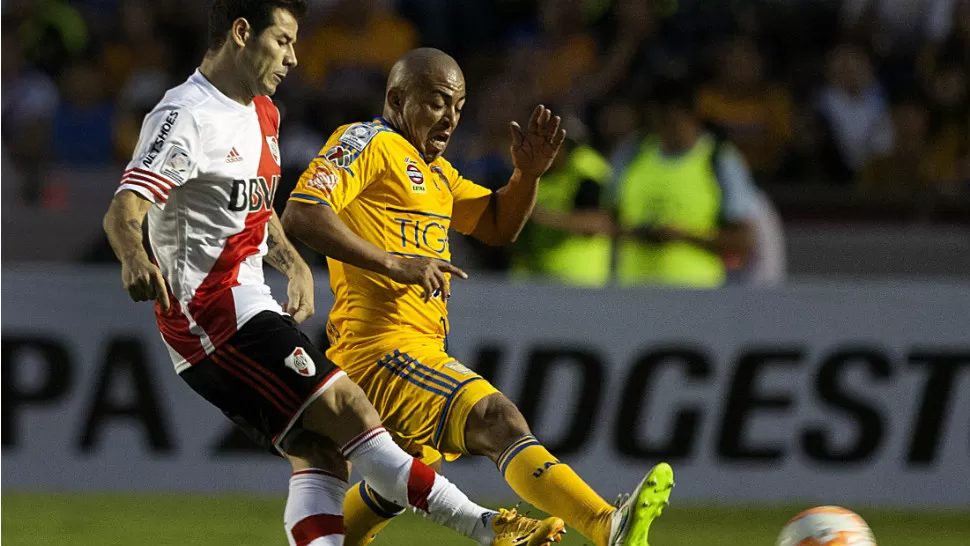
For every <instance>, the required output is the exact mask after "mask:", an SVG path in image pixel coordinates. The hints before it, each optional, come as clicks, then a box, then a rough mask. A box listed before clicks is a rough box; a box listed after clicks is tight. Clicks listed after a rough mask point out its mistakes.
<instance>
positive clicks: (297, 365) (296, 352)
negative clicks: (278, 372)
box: [283, 347, 317, 377]
mask: <svg viewBox="0 0 970 546" xmlns="http://www.w3.org/2000/svg"><path fill="white" fill-rule="evenodd" d="M283 362H284V363H285V364H286V367H287V368H289V369H291V370H293V371H294V372H296V373H298V374H300V375H302V376H303V377H313V376H314V375H316V374H317V366H316V364H314V363H313V359H312V358H310V355H308V354H307V352H306V350H305V349H304V348H303V347H297V348H296V349H293V352H292V353H290V356H288V357H286V359H284V361H283Z"/></svg>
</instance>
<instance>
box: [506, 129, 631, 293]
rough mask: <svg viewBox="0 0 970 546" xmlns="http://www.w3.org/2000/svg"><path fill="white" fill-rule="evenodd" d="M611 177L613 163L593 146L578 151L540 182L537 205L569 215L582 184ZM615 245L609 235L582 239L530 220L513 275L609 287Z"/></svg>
mask: <svg viewBox="0 0 970 546" xmlns="http://www.w3.org/2000/svg"><path fill="white" fill-rule="evenodd" d="M612 176H613V171H612V168H611V167H610V164H609V162H608V161H607V160H606V159H605V158H604V157H603V156H602V155H600V154H599V152H597V151H596V150H594V149H592V148H590V147H589V146H580V147H578V148H576V149H574V150H573V151H572V152H571V153H570V154H569V158H568V159H567V160H566V163H565V164H564V165H563V166H562V167H561V168H560V169H557V170H555V171H553V172H549V173H546V174H545V175H544V176H543V177H542V181H541V182H540V183H539V190H538V194H537V195H536V206H537V207H542V208H545V209H548V210H553V211H557V212H571V211H573V210H574V208H575V200H576V194H577V192H578V191H579V188H580V184H581V183H582V182H583V180H592V181H594V182H596V183H598V184H600V185H601V186H603V185H605V184H607V183H608V182H609V181H610V178H611V177H612ZM612 252H613V244H612V241H611V240H610V237H609V236H606V235H594V236H580V235H572V234H569V233H565V232H563V231H560V230H556V229H553V228H550V227H546V226H541V225H538V224H536V223H534V222H530V223H529V224H528V225H527V226H526V230H525V232H524V233H523V234H522V236H521V237H520V239H519V241H518V242H517V243H516V248H515V254H516V257H515V259H514V261H513V265H512V272H513V275H515V276H516V277H533V276H541V277H546V278H549V279H552V280H556V281H558V282H561V283H565V284H571V285H578V286H605V285H606V283H607V282H608V281H609V278H610V262H611V260H612Z"/></svg>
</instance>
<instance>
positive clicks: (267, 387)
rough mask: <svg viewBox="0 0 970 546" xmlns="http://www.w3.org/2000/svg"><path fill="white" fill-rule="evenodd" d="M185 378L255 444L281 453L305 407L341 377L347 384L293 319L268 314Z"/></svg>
mask: <svg viewBox="0 0 970 546" xmlns="http://www.w3.org/2000/svg"><path fill="white" fill-rule="evenodd" d="M181 376H182V379H183V380H185V381H186V383H188V384H189V386H190V387H192V389H193V390H195V391H196V392H197V393H199V394H200V395H201V396H202V397H203V398H205V399H206V400H208V401H209V402H210V403H212V404H213V405H215V406H216V407H218V408H219V409H220V410H222V412H223V413H224V414H225V415H226V416H227V417H228V418H229V419H230V420H232V421H233V422H234V423H236V424H237V425H238V426H239V427H240V428H242V429H243V431H245V432H246V433H247V434H248V435H249V436H250V437H251V438H252V439H253V440H254V441H256V442H257V443H258V444H260V445H262V446H264V447H266V448H267V449H272V450H274V451H277V452H280V453H282V452H284V451H285V449H286V446H285V443H286V441H287V439H288V438H290V436H291V435H290V432H292V431H294V430H300V429H301V426H300V418H301V415H302V413H303V411H304V410H305V409H306V407H307V406H309V405H310V404H311V403H312V402H313V401H314V400H316V399H317V398H318V397H319V396H320V395H321V394H323V393H324V392H326V391H327V390H328V389H329V388H330V387H331V386H333V385H334V384H335V383H336V382H337V381H338V380H339V379H341V378H342V379H344V380H345V381H348V380H347V379H346V377H344V374H343V373H342V372H341V371H340V370H339V369H338V368H337V367H336V366H335V365H334V364H333V363H332V362H330V361H329V360H328V359H327V358H326V357H325V356H324V355H323V354H322V353H320V352H319V351H318V350H317V349H316V348H314V347H313V344H312V342H311V341H310V340H309V339H308V338H307V337H306V336H305V335H304V334H303V333H302V332H301V331H300V330H299V328H297V326H296V323H295V322H293V320H292V319H291V318H289V317H287V316H284V315H280V314H278V313H273V312H270V311H266V312H263V313H260V314H258V315H256V316H255V317H253V318H252V319H250V320H249V321H248V322H247V323H246V324H245V325H244V326H243V327H242V328H241V329H240V330H239V331H238V332H236V333H235V334H234V335H233V336H232V337H231V338H230V339H229V340H228V341H227V342H225V343H223V344H221V345H220V346H219V347H217V348H216V349H215V350H214V351H213V352H212V353H210V354H209V355H208V356H207V357H206V358H205V359H203V360H202V361H201V362H199V363H197V364H195V365H193V366H192V367H191V368H189V369H187V370H185V371H183V372H182V374H181ZM348 382H349V381H348Z"/></svg>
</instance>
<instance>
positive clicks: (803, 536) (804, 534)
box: [775, 506, 876, 546]
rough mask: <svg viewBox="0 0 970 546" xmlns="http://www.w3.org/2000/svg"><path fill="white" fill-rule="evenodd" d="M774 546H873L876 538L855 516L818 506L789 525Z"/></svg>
mask: <svg viewBox="0 0 970 546" xmlns="http://www.w3.org/2000/svg"><path fill="white" fill-rule="evenodd" d="M775 546H876V538H875V537H874V536H873V535H872V531H871V530H870V529H869V526H868V525H866V522H865V521H863V519H862V518H860V517H859V515H858V514H856V513H855V512H853V511H851V510H846V509H845V508H840V507H838V506H818V507H815V508H811V509H809V510H805V511H804V512H802V513H801V514H798V515H797V516H795V517H794V518H793V519H792V520H791V521H789V522H788V525H785V528H784V529H782V530H781V535H779V536H778V540H777V541H776V542H775Z"/></svg>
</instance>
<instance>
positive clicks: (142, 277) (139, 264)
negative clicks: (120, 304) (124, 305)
mask: <svg viewBox="0 0 970 546" xmlns="http://www.w3.org/2000/svg"><path fill="white" fill-rule="evenodd" d="M151 206H152V204H151V202H149V201H148V200H147V199H145V198H143V197H141V196H140V195H138V194H137V193H135V192H133V191H127V190H126V191H123V192H121V193H119V194H117V195H115V196H114V199H112V200H111V206H109V207H108V212H107V213H105V215H104V222H103V224H102V225H103V227H104V233H105V235H107V236H108V243H110V244H111V249H112V250H113V251H114V253H115V256H117V257H118V261H120V262H121V282H122V284H123V285H124V287H125V290H126V291H127V292H128V295H129V296H131V299H133V300H134V301H149V300H155V301H157V302H158V304H159V305H160V306H161V307H162V310H163V311H165V312H168V310H169V300H168V289H167V288H166V286H165V279H164V278H163V277H162V273H161V271H159V269H158V267H156V266H155V264H153V263H152V262H151V260H149V259H148V254H147V253H146V252H145V247H144V246H143V245H142V231H141V226H142V222H144V220H145V214H146V213H148V209H149V208H150V207H151Z"/></svg>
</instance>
